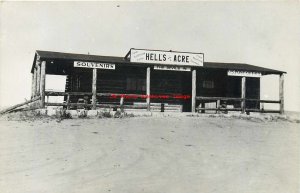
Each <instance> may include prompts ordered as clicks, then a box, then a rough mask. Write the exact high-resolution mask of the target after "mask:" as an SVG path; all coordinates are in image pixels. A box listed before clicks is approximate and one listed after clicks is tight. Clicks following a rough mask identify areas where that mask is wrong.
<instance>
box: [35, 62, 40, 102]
mask: <svg viewBox="0 0 300 193" xmlns="http://www.w3.org/2000/svg"><path fill="white" fill-rule="evenodd" d="M40 64H41V62H40V61H38V60H37V61H36V90H35V95H36V96H39V95H40V81H41V66H40Z"/></svg>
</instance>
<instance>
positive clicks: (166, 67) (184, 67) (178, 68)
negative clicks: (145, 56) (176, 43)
mask: <svg viewBox="0 0 300 193" xmlns="http://www.w3.org/2000/svg"><path fill="white" fill-rule="evenodd" d="M154 70H173V71H191V68H190V67H186V66H154Z"/></svg>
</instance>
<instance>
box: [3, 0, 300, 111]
mask: <svg viewBox="0 0 300 193" xmlns="http://www.w3.org/2000/svg"><path fill="white" fill-rule="evenodd" d="M117 5H119V6H117ZM130 48H147V49H159V50H176V51H187V52H188V51H190V52H202V53H204V56H205V61H215V62H237V63H248V64H252V65H257V66H262V67H267V68H274V69H277V70H283V71H286V72H287V75H286V77H285V102H286V105H285V106H286V109H287V110H297V111H300V78H299V72H300V54H299V53H300V3H299V2H298V3H297V2H249V3H242V2H231V3H230V2H181V3H180V2H177V3H172V2H140V3H137V2H88V3H84V2H1V3H0V76H1V77H0V92H1V93H0V106H7V105H11V104H15V103H18V102H23V101H24V98H27V99H28V98H29V97H30V92H31V91H30V89H31V74H30V69H31V65H32V61H33V57H34V52H35V50H38V49H39V50H49V51H61V52H72V53H88V52H90V54H98V55H113V56H125V55H126V53H127V52H128V50H129V49H130ZM278 79H279V78H278V77H277V76H274V77H272V76H271V77H267V78H266V77H263V78H262V90H261V97H262V98H266V97H267V98H268V99H278V81H279V80H278Z"/></svg>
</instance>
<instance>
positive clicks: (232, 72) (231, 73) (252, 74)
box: [227, 70, 262, 78]
mask: <svg viewBox="0 0 300 193" xmlns="http://www.w3.org/2000/svg"><path fill="white" fill-rule="evenodd" d="M227 75H228V76H245V77H257V78H259V77H261V76H262V75H261V72H249V71H241V70H228V71H227Z"/></svg>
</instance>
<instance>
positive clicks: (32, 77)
mask: <svg viewBox="0 0 300 193" xmlns="http://www.w3.org/2000/svg"><path fill="white" fill-rule="evenodd" d="M33 90H34V72H32V73H31V99H32V98H33V97H34V94H33Z"/></svg>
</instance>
